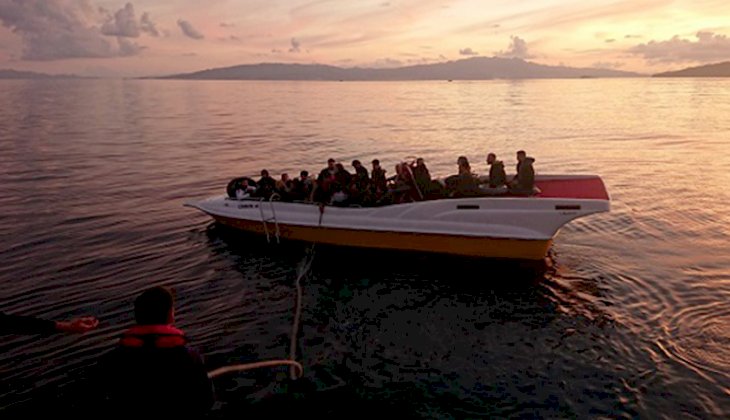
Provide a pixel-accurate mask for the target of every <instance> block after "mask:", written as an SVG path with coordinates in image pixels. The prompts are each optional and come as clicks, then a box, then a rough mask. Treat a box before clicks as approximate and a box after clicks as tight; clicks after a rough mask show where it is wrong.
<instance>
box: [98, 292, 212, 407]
mask: <svg viewBox="0 0 730 420" xmlns="http://www.w3.org/2000/svg"><path fill="white" fill-rule="evenodd" d="M134 316H135V319H136V321H137V323H136V325H134V326H133V327H131V328H130V329H128V330H127V331H126V332H124V333H123V334H122V336H121V339H120V340H119V346H118V347H117V348H115V349H114V350H112V351H111V352H109V353H107V354H105V355H104V356H102V359H101V360H100V362H99V364H98V365H97V371H96V372H95V373H96V375H97V376H96V378H95V379H96V381H95V389H96V390H97V392H100V394H101V395H100V397H101V401H99V403H100V404H101V406H102V407H99V408H101V409H102V410H103V412H105V413H113V414H114V415H115V416H117V415H119V416H120V417H122V416H121V414H126V416H124V417H128V418H138V417H139V418H200V417H201V416H203V415H204V414H205V413H206V412H207V411H208V410H209V409H210V407H211V406H212V405H213V400H214V398H213V387H212V384H211V382H210V379H208V373H207V371H206V369H205V367H204V365H203V361H202V358H201V356H200V355H199V354H198V353H196V352H195V351H193V350H191V349H190V348H188V347H187V345H186V342H187V340H186V338H185V335H184V334H183V332H182V331H181V330H179V329H177V328H175V327H174V326H173V322H174V320H175V309H174V298H173V295H172V293H171V292H170V290H169V289H167V288H165V287H153V288H151V289H147V290H145V291H144V292H143V293H142V294H141V295H139V296H138V297H137V299H135V301H134ZM158 416H162V417H158Z"/></svg>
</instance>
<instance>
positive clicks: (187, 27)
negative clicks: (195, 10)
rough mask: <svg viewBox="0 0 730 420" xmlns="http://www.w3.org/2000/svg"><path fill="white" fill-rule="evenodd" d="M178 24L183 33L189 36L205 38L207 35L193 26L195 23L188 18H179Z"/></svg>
mask: <svg viewBox="0 0 730 420" xmlns="http://www.w3.org/2000/svg"><path fill="white" fill-rule="evenodd" d="M177 26H179V27H180V29H181V30H182V33H183V34H184V35H185V36H187V37H188V38H193V39H203V38H205V35H203V34H201V33H200V32H198V30H197V29H195V28H194V27H193V25H192V24H191V23H190V22H188V21H187V20H182V19H178V21H177Z"/></svg>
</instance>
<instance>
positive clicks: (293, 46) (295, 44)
mask: <svg viewBox="0 0 730 420" xmlns="http://www.w3.org/2000/svg"><path fill="white" fill-rule="evenodd" d="M300 46H301V43H300V42H299V41H297V39H296V38H292V39H291V48H289V52H290V53H298V52H300V51H301V49H300V48H299V47H300Z"/></svg>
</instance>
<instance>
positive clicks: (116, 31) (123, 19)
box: [101, 3, 140, 38]
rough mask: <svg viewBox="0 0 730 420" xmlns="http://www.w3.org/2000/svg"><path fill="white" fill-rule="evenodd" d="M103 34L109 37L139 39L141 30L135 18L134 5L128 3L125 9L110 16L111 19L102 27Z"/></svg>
mask: <svg viewBox="0 0 730 420" xmlns="http://www.w3.org/2000/svg"><path fill="white" fill-rule="evenodd" d="M101 33H102V34H104V35H109V36H120V37H127V38H138V37H139V34H140V29H139V25H138V24H137V18H136V17H135V16H134V6H132V3H127V4H126V5H125V6H124V7H123V8H121V9H119V10H117V12H116V13H114V16H109V19H108V20H107V21H106V22H104V24H103V25H102V26H101Z"/></svg>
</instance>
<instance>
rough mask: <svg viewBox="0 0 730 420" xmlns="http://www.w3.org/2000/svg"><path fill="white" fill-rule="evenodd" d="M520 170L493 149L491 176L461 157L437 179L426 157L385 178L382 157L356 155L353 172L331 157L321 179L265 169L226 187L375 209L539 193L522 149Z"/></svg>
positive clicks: (238, 194) (235, 192)
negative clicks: (368, 161) (510, 168)
mask: <svg viewBox="0 0 730 420" xmlns="http://www.w3.org/2000/svg"><path fill="white" fill-rule="evenodd" d="M517 160H518V163H517V166H516V169H517V173H516V174H515V176H514V177H513V179H512V180H511V181H509V182H508V181H507V174H506V173H505V170H504V163H503V162H502V161H500V160H497V156H496V154H494V153H489V154H488V155H487V160H486V162H487V164H488V165H489V175H488V176H481V177H480V176H477V174H475V173H473V172H472V168H471V165H470V163H469V159H468V158H467V157H466V156H459V158H458V159H457V162H456V163H457V174H456V175H451V176H448V177H446V178H444V179H443V180H441V179H433V178H432V176H431V173H430V171H429V169H428V167H427V166H426V163H425V161H424V159H423V158H417V159H416V160H415V161H412V162H401V163H398V164H397V165H395V166H394V168H395V175H393V176H391V177H386V171H385V170H384V169H383V168H382V166H381V165H380V161H379V160H378V159H374V160H373V161H372V171H371V172H370V173H368V170H367V168H365V166H363V165H362V163H361V162H360V161H359V160H357V159H355V160H353V161H352V168H353V169H354V172H350V171H348V170H347V169H346V168H345V166H344V165H343V164H342V163H339V162H337V161H336V160H335V159H332V158H330V159H328V160H327V166H326V167H325V168H323V169H322V170H321V171H320V172H319V175H318V176H317V178H316V180H312V179H311V178H310V177H309V172H308V171H301V172H300V176H299V177H298V178H296V179H290V178H289V175H288V174H287V173H283V174H281V178H280V179H279V180H274V179H273V178H271V177H270V176H269V172H268V171H267V170H266V169H264V170H262V171H261V178H260V179H259V181H254V180H253V179H251V178H249V177H240V178H234V179H233V180H231V182H229V184H228V186H227V188H226V191H227V193H228V196H229V197H230V198H235V199H239V200H240V199H247V198H258V199H265V200H268V199H272V200H273V199H276V200H281V201H289V202H292V201H294V202H311V203H321V204H325V205H333V206H338V207H373V206H385V205H391V204H404V203H412V202H416V201H423V200H439V199H444V198H468V197H489V196H526V195H534V194H536V193H539V190H538V189H537V188H536V186H535V170H534V167H533V164H534V162H535V159H534V158H532V157H527V155H526V153H525V152H524V151H523V150H520V151H519V152H517Z"/></svg>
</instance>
